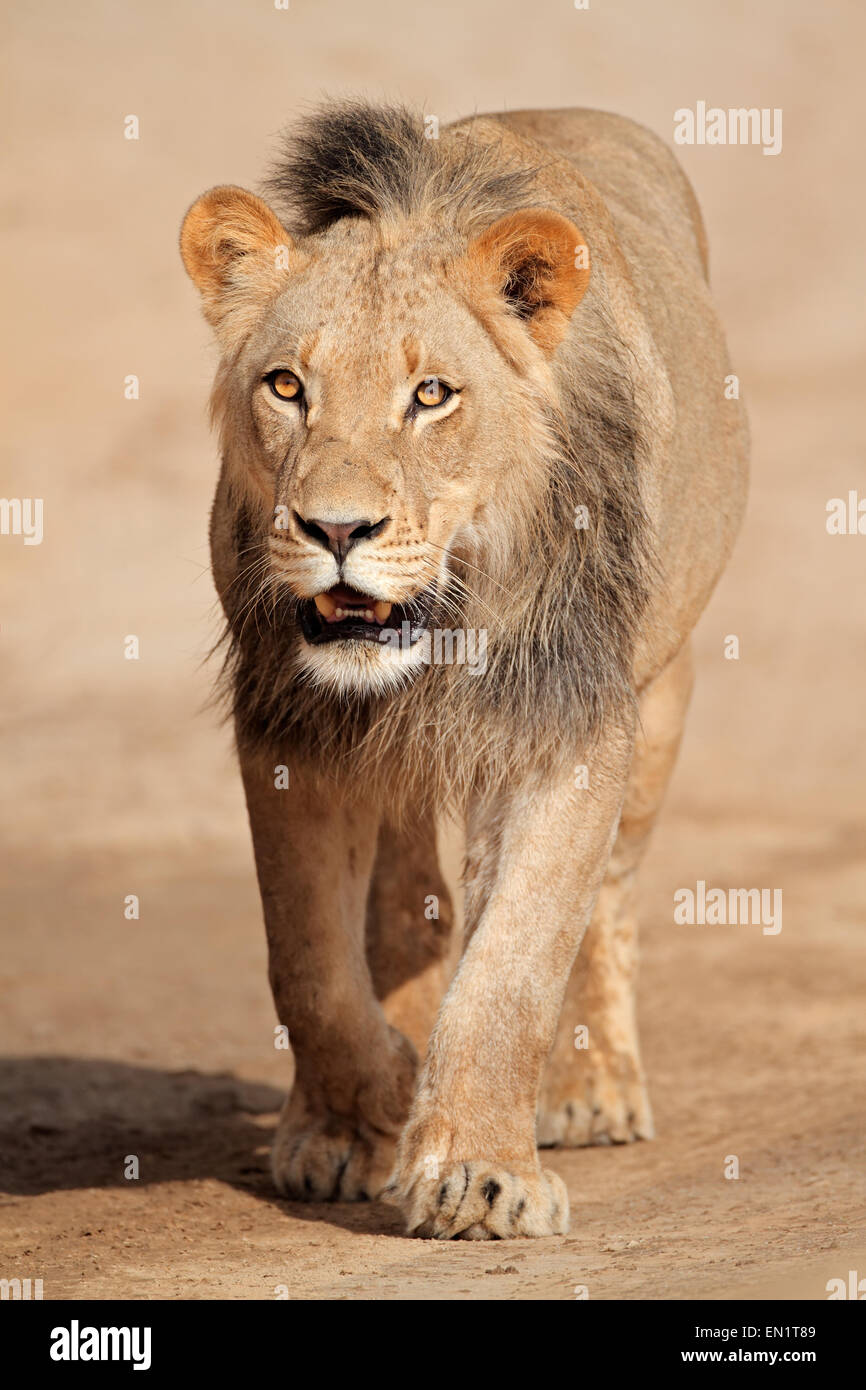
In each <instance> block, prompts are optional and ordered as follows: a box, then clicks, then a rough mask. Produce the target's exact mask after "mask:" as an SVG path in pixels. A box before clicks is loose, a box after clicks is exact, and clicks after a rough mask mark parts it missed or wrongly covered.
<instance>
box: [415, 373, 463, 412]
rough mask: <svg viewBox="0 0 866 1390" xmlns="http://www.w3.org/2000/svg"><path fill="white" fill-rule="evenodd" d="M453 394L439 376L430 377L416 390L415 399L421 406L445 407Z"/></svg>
mask: <svg viewBox="0 0 866 1390" xmlns="http://www.w3.org/2000/svg"><path fill="white" fill-rule="evenodd" d="M453 394H454V393H453V391H452V390H451V387H450V386H446V385H445V382H444V381H440V380H439V378H438V376H428V377H425V379H424V380H423V381H422V382H421V385H420V386H419V387H418V389H417V390H416V392H415V399H416V401H417V402H418V404H419V405H425V406H433V405H444V404H445V402H446V401H447V399H448V397H449V396H451V395H453Z"/></svg>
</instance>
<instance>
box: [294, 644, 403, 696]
mask: <svg viewBox="0 0 866 1390" xmlns="http://www.w3.org/2000/svg"><path fill="white" fill-rule="evenodd" d="M422 658H423V645H422V644H421V643H420V642H419V643H418V644H416V646H414V647H409V648H408V649H406V650H403V649H402V648H398V647H391V646H388V645H386V644H383V645H382V646H375V645H374V644H373V643H372V642H345V641H340V640H338V641H336V642H329V643H327V644H326V645H325V646H321V647H313V646H310V644H309V643H308V642H305V641H304V640H303V638H302V639H301V642H300V646H299V649H298V669H299V671H300V673H301V674H302V675H303V676H305V677H306V679H307V680H308V681H309V682H310V683H311V684H312V685H314V686H316V687H317V688H318V689H320V690H325V691H328V692H329V693H331V694H334V695H349V694H360V695H388V694H390V693H392V692H393V691H395V690H400V689H401V688H402V687H403V686H404V685H406V684H407V682H408V681H410V680H411V679H412V677H413V676H414V675H415V673H416V672H417V671H419V670H420V669H421V667H422V666H423V665H424V662H423V659H422Z"/></svg>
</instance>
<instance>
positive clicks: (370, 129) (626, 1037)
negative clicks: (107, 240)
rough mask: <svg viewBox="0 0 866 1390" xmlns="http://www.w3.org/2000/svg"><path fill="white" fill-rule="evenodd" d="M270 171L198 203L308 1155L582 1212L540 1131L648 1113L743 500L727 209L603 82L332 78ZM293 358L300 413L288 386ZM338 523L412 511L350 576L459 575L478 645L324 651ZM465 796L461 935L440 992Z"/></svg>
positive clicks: (472, 1199) (559, 1218)
mask: <svg viewBox="0 0 866 1390" xmlns="http://www.w3.org/2000/svg"><path fill="white" fill-rule="evenodd" d="M268 196H269V198H270V199H271V202H272V204H273V206H268V205H267V204H266V203H264V202H262V201H261V200H259V199H256V198H254V197H253V195H250V194H247V193H244V192H243V191H241V190H232V189H218V190H213V191H212V192H211V193H210V194H206V195H204V197H203V198H202V199H200V200H199V202H198V203H197V204H196V205H195V206H194V207H193V209H192V210H191V212H190V214H189V215H188V218H187V221H186V223H185V226H184V232H183V236H182V250H183V254H184V260H185V263H186V265H187V268H188V270H189V272H190V274H191V276H192V277H193V279H194V280H195V282H196V283H197V285H198V286H199V288H200V290H201V292H202V296H203V301H204V308H205V312H206V313H207V316H208V318H209V319H210V321H211V322H212V323H213V325H214V327H215V330H216V332H217V335H218V338H219V341H220V345H221V349H222V360H221V364H220V368H219V371H218V373H217V379H216V383H215V388H214V394H213V402H212V408H213V414H214V418H215V421H216V423H217V425H218V428H219V432H220V439H221V446H222V455H223V466H222V474H221V478H220V483H219V486H218V490H217V498H216V502H215V506H214V512H213V517H212V528H211V535H212V551H213V560H214V575H215V579H216V582H217V587H218V590H219V593H220V596H221V599H222V603H223V607H224V610H225V614H226V635H225V642H226V665H225V673H224V686H225V689H226V692H227V694H228V696H229V698H230V701H231V706H232V709H233V713H234V719H235V726H236V730H237V738H238V747H239V752H240V758H241V766H242V771H243V776H244V784H245V789H246V793H247V801H248V806H249V811H250V821H251V826H252V830H253V839H254V844H255V850H256V861H257V868H258V874H259V881H260V886H261V890H262V899H263V904H264V910H265V921H266V927H267V931H268V941H269V949H270V969H271V983H272V988H273V991H274V998H275V1002H276V1006H277V1011H278V1015H279V1017H280V1019H281V1021H283V1022H285V1023H286V1024H287V1025H288V1026H289V1029H290V1034H291V1037H292V1044H293V1049H294V1056H295V1065H296V1077H295V1085H294V1089H293V1092H292V1095H291V1097H290V1100H289V1101H288V1103H287V1106H286V1110H285V1112H284V1115H283V1117H282V1119H281V1122H280V1127H279V1130H278V1136H277V1141H276V1144H275V1149H274V1159H273V1165H274V1174H275V1178H276V1180H277V1183H278V1185H279V1186H280V1187H281V1189H282V1190H283V1191H284V1192H287V1193H288V1194H290V1195H293V1196H297V1197H314V1198H315V1197H319V1198H327V1197H342V1198H357V1197H361V1196H369V1195H374V1194H375V1193H377V1192H380V1191H381V1190H382V1188H383V1186H384V1184H385V1181H386V1178H387V1176H388V1174H389V1173H390V1174H391V1180H390V1188H389V1191H390V1192H391V1194H392V1195H393V1196H394V1197H395V1198H396V1199H397V1200H399V1201H400V1202H401V1203H402V1205H403V1208H404V1211H405V1213H406V1218H407V1225H408V1229H410V1230H414V1231H416V1232H418V1233H419V1234H425V1235H432V1236H437V1237H450V1236H455V1235H457V1236H463V1237H466V1238H490V1237H493V1236H504V1235H542V1234H556V1233H559V1232H561V1231H563V1230H565V1229H566V1228H567V1220H568V1202H567V1196H566V1194H565V1190H564V1187H563V1186H562V1184H561V1182H560V1180H559V1179H558V1178H556V1177H555V1176H554V1175H553V1174H550V1173H544V1172H542V1170H541V1168H540V1167H539V1164H538V1158H537V1153H536V1138H538V1140H539V1141H540V1142H542V1143H544V1144H551V1143H567V1144H581V1143H587V1142H603V1141H613V1142H619V1141H622V1140H626V1139H630V1138H636V1137H649V1135H650V1134H651V1132H652V1122H651V1118H650V1112H649V1106H648V1102H647V1099H646V1093H645V1088H644V1080H643V1073H642V1068H641V1064H640V1057H639V1049H638V1044H637V1032H636V1024H635V1015H634V976H635V961H636V955H635V940H636V938H635V926H634V896H635V887H634V884H635V873H636V870H637V866H638V863H639V860H640V857H641V855H642V852H643V849H644V846H645V843H646V840H647V837H648V835H649V831H650V829H651V826H652V822H653V820H654V818H655V815H656V814H657V812H658V808H659V805H660V803H661V800H662V796H663V792H664V787H665V785H666V782H667V778H668V775H669V772H670V769H671V767H672V765H673V761H674V758H675V754H676V749H677V746H678V742H679V736H680V732H681V729H682V722H683V718H684V714H685V708H686V705H687V702H688V692H689V689H690V676H689V662H688V636H689V633H690V631H691V628H692V627H693V625H694V623H695V621H696V620H697V617H698V616H699V614H700V612H701V610H702V608H703V606H704V604H705V603H706V601H707V598H708V596H709V594H710V593H711V591H712V588H713V586H714V584H715V582H716V580H717V578H718V576H719V574H720V573H721V571H722V569H723V567H724V564H725V562H726V560H727V557H728V554H729V551H730V548H731V546H732V544H733V540H734V537H735V535H736V531H737V528H738V525H739V521H740V516H741V513H742V508H743V503H744V496H745V479H746V454H747V435H746V427H745V419H744V415H743V412H742V408H741V406H740V404H739V402H738V401H737V400H730V399H729V398H728V395H727V394H726V392H725V380H726V377H727V376H728V374H729V372H730V365H729V362H728V358H727V354H726V349H725V345H724V339H723V336H722V333H721V329H720V327H719V325H718V322H717V319H716V316H715V312H714V309H713V306H712V302H711V299H710V296H709V291H708V287H707V282H706V273H707V250H706V238H705V234H704V231H703V226H702V224H701V220H700V214H699V212H698V209H697V204H696V202H695V199H694V195H693V193H692V191H691V189H690V187H689V185H688V183H687V181H686V179H685V177H684V176H683V174H682V172H681V171H680V170H679V168H678V166H677V165H676V162H675V161H674V159H673V157H672V155H671V154H670V153H669V151H667V150H666V149H665V147H664V146H663V145H662V144H661V142H660V141H658V140H656V139H655V137H653V136H651V135H650V134H649V133H648V132H646V131H643V130H642V129H641V128H640V127H637V126H635V125H634V124H632V123H631V122H628V121H624V120H622V119H620V118H618V117H614V116H606V115H603V114H600V113H596V112H581V111H563V112H522V113H520V112H519V113H511V114H509V115H507V116H498V117H480V118H476V119H475V120H472V121H468V122H464V123H462V124H459V125H457V126H454V127H451V128H449V129H447V130H444V131H442V132H441V135H440V138H439V139H436V140H429V139H426V138H425V132H424V127H423V123H422V121H421V120H420V118H418V117H415V116H413V115H412V114H411V113H409V112H406V111H404V110H403V109H401V108H393V107H386V108H380V107H373V106H367V105H365V104H363V103H357V102H356V103H349V104H338V105H336V106H333V107H330V108H327V109H326V110H325V111H323V112H321V113H319V114H318V115H316V116H314V117H311V118H309V119H308V120H307V121H306V122H305V123H303V124H302V125H301V126H300V127H298V128H295V129H294V130H293V131H291V132H290V133H289V136H288V137H287V145H286V153H285V155H284V156H283V158H282V159H281V161H280V162H279V164H278V165H277V166H276V168H275V169H274V171H273V173H272V176H271V179H270V181H269V184H268ZM277 214H279V216H277ZM275 365H278V366H279V367H280V369H282V370H290V371H293V372H295V373H296V374H297V375H298V376H299V377H300V378H302V379H303V382H304V404H303V410H301V409H300V408H299V407H294V406H292V405H287V406H284V405H280V404H279V403H277V404H276V405H275V403H274V401H273V399H272V398H271V397H269V396H268V393H267V388H266V386H265V385H264V384H263V374H264V373H266V372H267V371H268V370H270V369H271V368H273V367H274V366H275ZM425 374H427V375H437V376H441V377H442V378H443V379H446V380H447V379H448V377H449V375H450V376H452V377H455V378H456V377H459V378H460V380H459V381H457V382H456V383H455V384H456V385H457V387H458V390H457V393H456V395H455V396H454V397H452V398H450V400H449V402H448V404H447V407H445V408H443V410H442V411H441V413H440V414H439V416H438V417H437V418H436V419H435V420H434V419H432V417H425V416H424V415H423V412H422V414H421V415H420V416H419V415H418V414H417V412H415V413H413V410H412V409H411V408H409V407H408V406H407V402H409V401H410V400H411V391H412V389H413V388H414V384H415V383H416V382H417V380H418V379H420V378H421V377H423V376H424V375H425ZM280 508H282V509H283V510H284V511H285V513H286V515H287V516H288V517H289V518H290V520H289V522H288V523H287V526H286V529H285V530H284V531H282V532H280V531H275V527H274V517H275V511H278V510H279V509H280ZM325 512H328V514H329V515H333V516H334V517H337V518H338V519H343V520H347V519H348V518H349V517H353V518H354V517H364V518H367V519H368V520H370V521H375V520H377V519H378V518H379V517H386V518H387V528H386V529H385V530H384V531H383V532H382V535H381V536H380V537H379V538H377V539H376V540H375V541H372V540H371V541H365V542H364V543H363V544H360V545H358V546H357V547H356V548H355V550H353V551H352V552H351V553H350V555H349V557H348V558H347V559H346V560H345V561H344V564H343V568H342V570H340V572H339V573H340V576H341V577H342V581H343V582H346V583H349V584H351V585H353V586H354V587H355V588H357V589H360V590H361V591H362V592H365V593H369V594H371V595H373V597H375V598H383V599H387V600H388V601H392V602H395V603H403V604H407V605H409V608H410V611H411V605H413V604H415V603H420V602H421V598H420V596H421V595H422V594H431V593H432V595H433V598H432V613H431V625H432V626H434V627H441V628H449V629H457V628H463V629H467V628H468V629H475V630H478V629H485V630H486V632H487V639H488V664H487V669H486V671H485V672H484V673H483V674H478V673H473V672H472V671H470V670H469V669H467V667H466V666H465V665H459V664H452V665H438V666H436V665H434V666H426V667H419V665H418V664H417V662H416V661H415V659H414V657H413V656H412V654H411V653H409V654H408V655H400V656H399V657H395V658H394V659H391V660H389V659H387V657H386V655H385V654H384V653H383V652H382V651H381V650H380V649H378V648H370V649H365V648H362V647H361V645H360V644H358V643H343V644H340V647H339V650H338V649H336V648H327V649H320V650H317V651H313V650H312V649H311V648H310V647H309V645H308V644H306V643H305V641H304V638H303V636H302V635H301V631H300V627H299V612H300V605H301V604H302V603H303V602H305V601H309V600H310V599H311V598H312V597H313V596H314V595H315V594H316V593H319V592H322V591H323V590H326V589H328V588H329V587H330V586H331V585H332V584H334V583H335V582H337V569H336V567H335V562H334V561H333V559H332V558H331V557H329V556H327V555H326V554H325V552H324V551H323V550H322V549H321V547H319V548H317V547H316V545H315V543H314V542H312V541H311V540H310V538H309V535H308V534H307V532H306V531H305V530H304V527H303V526H302V525H301V522H300V521H299V520H298V519H299V518H300V519H303V518H304V517H315V516H320V515H323V514H324V513H325ZM578 516H581V517H582V518H583V519H584V520H585V519H587V518H588V524H587V525H583V524H582V523H578V524H576V519H577V518H578ZM292 518H294V519H292ZM283 764H285V765H286V766H288V768H289V770H290V787H289V789H288V790H278V789H277V788H276V787H275V784H274V770H275V767H276V766H278V765H279V766H281V765H283ZM580 766H586V767H587V769H588V783H587V782H586V781H585V780H584V781H582V782H579V783H576V781H575V768H576V767H580ZM446 809H447V810H451V811H457V812H458V813H460V814H461V815H462V816H463V817H464V818H465V822H466V836H467V868H466V875H465V884H466V940H465V943H464V951H463V955H462V959H461V962H460V965H459V968H458V970H457V973H456V976H455V977H454V979H453V980H452V982H451V984H450V987H449V988H448V991H447V994H446V996H445V998H444V1000H443V1001H442V1004H441V1007H439V1008H438V1013H437V1000H438V997H439V995H440V994H441V992H442V989H443V988H444V985H445V976H446V955H447V949H448V931H447V927H448V925H449V923H450V915H451V914H450V906H449V903H448V896H447V890H446V889H445V886H444V883H443V882H442V880H441V876H440V874H439V871H438V868H437V866H436V846H435V834H434V831H433V818H434V815H435V814H437V813H442V812H443V811H445V810H446ZM430 901H433V902H436V903H438V904H440V911H441V916H440V917H433V918H431V917H430V915H429V913H428V914H426V915H425V911H424V905H425V903H428V902H430ZM401 904H402V905H403V906H402V907H401ZM440 922H441V925H437V924H439V923H440ZM584 933H587V935H586V944H585V948H584V951H583V952H582V953H581V956H580V958H579V960H578V966H577V969H576V971H575V972H574V974H573V975H572V968H573V965H574V959H575V954H576V953H577V951H578V948H579V947H580V943H581V940H582V938H583V936H584ZM570 976H571V984H569V977H570ZM563 1001H565V1006H564V1007H563ZM577 1024H584V1025H588V1026H589V1030H590V1036H591V1047H590V1050H589V1051H588V1052H587V1054H586V1056H581V1055H579V1054H577V1053H576V1052H575V1049H574V1047H573V1032H574V1027H575V1026H576V1025H577ZM431 1030H432V1031H431ZM557 1030H558V1031H557ZM428 1033H429V1034H430V1041H429V1045H428V1046H427V1047H426V1057H425V1056H424V1053H425V1040H426V1038H427V1035H428ZM536 1111H538V1131H537V1135H536Z"/></svg>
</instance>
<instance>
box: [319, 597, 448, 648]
mask: <svg viewBox="0 0 866 1390" xmlns="http://www.w3.org/2000/svg"><path fill="white" fill-rule="evenodd" d="M432 599H433V590H432V589H425V591H424V593H422V594H418V595H417V597H415V598H414V599H412V600H410V602H408V603H388V602H387V601H386V600H385V599H377V598H372V597H371V596H370V595H369V594H361V593H359V592H358V590H357V589H350V588H349V587H348V585H346V584H337V585H335V586H334V588H333V589H328V591H327V593H324V594H317V595H316V597H315V598H312V599H306V600H305V601H304V602H303V603H302V604H301V611H300V618H301V631H302V632H303V634H304V637H305V638H306V640H307V641H308V642H310V643H311V644H312V645H313V646H321V645H322V644H323V643H325V642H374V643H376V644H377V645H382V644H383V643H385V642H390V640H391V639H390V635H386V634H391V633H393V632H394V631H396V632H397V633H399V634H400V637H401V641H403V642H404V643H406V644H408V645H410V646H411V645H412V643H413V642H417V641H418V639H419V637H420V636H421V634H422V633H423V632H424V629H425V628H426V626H427V623H428V622H429V620H430V607H431V603H432Z"/></svg>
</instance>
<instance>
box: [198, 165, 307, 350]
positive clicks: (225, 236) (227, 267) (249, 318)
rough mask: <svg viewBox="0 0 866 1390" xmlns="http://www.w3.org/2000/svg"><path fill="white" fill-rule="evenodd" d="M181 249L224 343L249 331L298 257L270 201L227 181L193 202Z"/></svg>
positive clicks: (203, 306) (281, 284) (211, 321)
mask: <svg viewBox="0 0 866 1390" xmlns="http://www.w3.org/2000/svg"><path fill="white" fill-rule="evenodd" d="M180 254H181V256H182V257H183V263H184V265H185V266H186V269H187V273H188V275H189V277H190V279H191V280H192V281H193V284H195V285H196V286H197V287H198V289H199V290H200V292H201V297H202V308H203V310H204V315H205V318H206V319H207V320H208V322H209V323H211V324H213V326H214V328H215V329H216V331H217V334H218V335H219V337H220V338H221V339H222V340H223V341H224V342H225V343H229V342H231V341H232V340H234V341H237V340H239V339H240V338H241V337H243V336H245V335H246V333H248V332H249V330H250V329H251V328H252V326H253V324H254V323H255V320H256V318H257V317H258V316H259V314H260V313H261V310H262V309H263V308H264V306H265V304H266V303H267V301H268V300H269V299H270V298H271V297H272V296H273V295H275V294H278V293H279V291H280V290H281V289H283V288H284V287H285V284H286V280H287V278H288V275H289V273H290V272H291V271H294V270H296V269H297V268H298V264H299V261H300V257H299V255H298V252H297V251H296V249H295V246H294V244H293V242H292V240H291V238H290V236H289V234H288V232H287V231H286V230H285V228H284V227H283V225H282V223H281V222H280V221H279V219H278V218H277V216H276V214H275V213H273V212H271V209H270V208H269V207H268V205H267V203H263V202H262V200H261V198H257V197H256V196H255V194H254V193H247V192H246V190H245V189H243V188H232V187H228V186H226V187H222V188H212V189H211V190H210V192H208V193H203V194H202V196H201V197H200V198H199V199H198V201H197V202H195V203H193V205H192V207H191V208H190V210H189V212H188V213H187V215H186V217H185V218H184V221H183V227H182V228H181V233H180Z"/></svg>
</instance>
